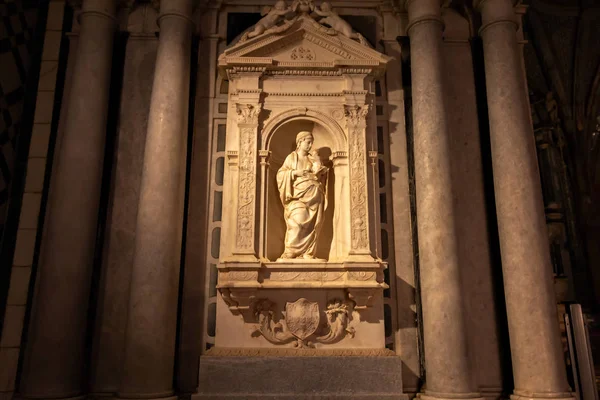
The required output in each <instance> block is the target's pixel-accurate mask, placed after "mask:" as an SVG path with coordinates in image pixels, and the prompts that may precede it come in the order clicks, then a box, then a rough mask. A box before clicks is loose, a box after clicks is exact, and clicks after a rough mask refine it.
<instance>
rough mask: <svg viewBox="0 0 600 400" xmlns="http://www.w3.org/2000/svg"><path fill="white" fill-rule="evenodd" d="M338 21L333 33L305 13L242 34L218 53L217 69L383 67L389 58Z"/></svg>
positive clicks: (329, 28) (333, 18)
mask: <svg viewBox="0 0 600 400" xmlns="http://www.w3.org/2000/svg"><path fill="white" fill-rule="evenodd" d="M324 4H325V3H324ZM329 12H330V13H332V12H331V11H329ZM332 15H333V14H332ZM335 18H338V19H339V17H337V14H335V16H328V17H326V18H323V19H322V20H326V21H336V20H335ZM339 21H340V20H338V22H339ZM342 22H343V23H344V24H345V25H344V24H342ZM342 22H339V25H336V22H331V24H333V25H334V26H335V27H336V28H337V29H339V30H337V29H334V28H333V27H331V26H328V25H326V23H325V24H321V23H319V22H317V21H316V20H315V19H314V18H313V17H312V16H310V15H308V14H301V15H299V16H295V17H293V18H292V19H290V20H285V21H284V22H281V23H280V25H277V26H274V27H272V28H270V29H267V30H264V31H263V32H262V33H260V34H256V35H255V36H252V35H250V36H252V37H248V36H249V35H248V34H245V36H242V38H243V39H244V40H240V41H239V42H238V43H236V44H234V45H233V46H232V47H230V48H228V49H226V50H225V51H224V52H223V53H222V54H221V56H220V57H219V66H220V67H221V69H226V68H227V67H229V66H239V65H247V64H253V65H262V66H265V67H266V68H267V69H271V68H272V69H277V68H281V67H285V68H295V67H297V68H306V67H310V68H337V67H341V66H365V67H367V66H368V67H370V68H375V69H378V68H383V67H384V66H385V64H386V63H387V62H388V60H389V57H387V56H385V55H383V54H381V53H379V52H378V51H376V50H374V49H372V48H371V47H369V46H368V45H367V44H366V42H365V41H364V39H363V38H362V36H360V35H358V34H357V33H355V32H353V31H352V30H351V28H350V26H349V25H347V23H345V21H342ZM344 28H345V29H344ZM250 32H252V31H250Z"/></svg>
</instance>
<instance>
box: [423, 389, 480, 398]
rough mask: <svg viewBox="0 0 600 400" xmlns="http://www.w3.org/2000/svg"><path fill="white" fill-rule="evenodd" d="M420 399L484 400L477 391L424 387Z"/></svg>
mask: <svg viewBox="0 0 600 400" xmlns="http://www.w3.org/2000/svg"><path fill="white" fill-rule="evenodd" d="M419 398H420V399H422V400H485V398H484V397H482V396H481V393H479V392H473V393H443V392H432V391H429V390H427V389H425V393H421V394H419Z"/></svg>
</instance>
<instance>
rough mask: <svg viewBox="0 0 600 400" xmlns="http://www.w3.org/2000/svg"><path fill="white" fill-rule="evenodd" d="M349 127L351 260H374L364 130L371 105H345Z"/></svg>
mask: <svg viewBox="0 0 600 400" xmlns="http://www.w3.org/2000/svg"><path fill="white" fill-rule="evenodd" d="M344 113H345V116H346V127H347V128H348V147H349V154H348V157H349V164H350V165H349V167H350V221H351V225H350V254H349V259H350V260H353V259H356V260H364V259H365V257H367V258H369V259H370V260H372V259H373V257H372V255H371V248H370V242H369V198H368V196H369V193H368V189H367V148H366V140H365V130H366V127H367V120H366V118H367V115H368V114H369V105H367V104H365V105H356V104H353V105H344Z"/></svg>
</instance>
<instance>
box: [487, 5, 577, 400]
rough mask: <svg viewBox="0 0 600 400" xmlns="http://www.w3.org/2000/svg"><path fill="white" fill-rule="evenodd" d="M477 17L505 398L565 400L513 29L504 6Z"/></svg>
mask: <svg viewBox="0 0 600 400" xmlns="http://www.w3.org/2000/svg"><path fill="white" fill-rule="evenodd" d="M479 9H480V11H481V14H482V27H481V30H480V34H481V36H482V37H483V46H484V57H485V75H486V83H487V96H488V108H489V118H490V136H491V147H492V165H493V168H494V191H495V196H496V207H497V213H498V230H499V236H500V249H501V252H502V271H503V276H504V288H505V289H504V291H505V293H506V311H507V314H508V327H509V334H510V345H511V354H512V363H513V374H514V380H515V391H514V394H513V396H512V398H513V399H535V398H553V399H571V398H573V397H572V395H571V393H569V390H570V389H569V386H568V384H567V380H566V371H565V364H564V360H563V355H562V351H561V344H560V335H559V327H558V319H557V315H556V300H555V294H554V288H553V281H552V267H551V263H550V255H549V251H548V236H547V235H548V233H547V230H546V224H545V221H544V206H543V202H542V193H541V187H540V176H539V171H538V165H537V160H536V150H535V138H534V135H533V128H532V126H531V120H530V110H529V103H528V99H527V92H526V83H525V79H524V76H523V69H522V54H521V53H520V48H519V43H518V42H517V36H516V30H517V29H518V24H517V22H516V19H515V13H514V10H513V7H512V1H510V0H484V1H482V2H480V3H479ZM534 337H535V340H533V338H534Z"/></svg>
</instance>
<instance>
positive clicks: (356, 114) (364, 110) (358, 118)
mask: <svg viewBox="0 0 600 400" xmlns="http://www.w3.org/2000/svg"><path fill="white" fill-rule="evenodd" d="M368 114H369V105H368V104H365V105H363V106H359V105H357V104H353V105H344V115H345V116H346V123H347V124H348V125H351V126H356V125H361V124H364V123H365V122H366V118H367V115H368Z"/></svg>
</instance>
